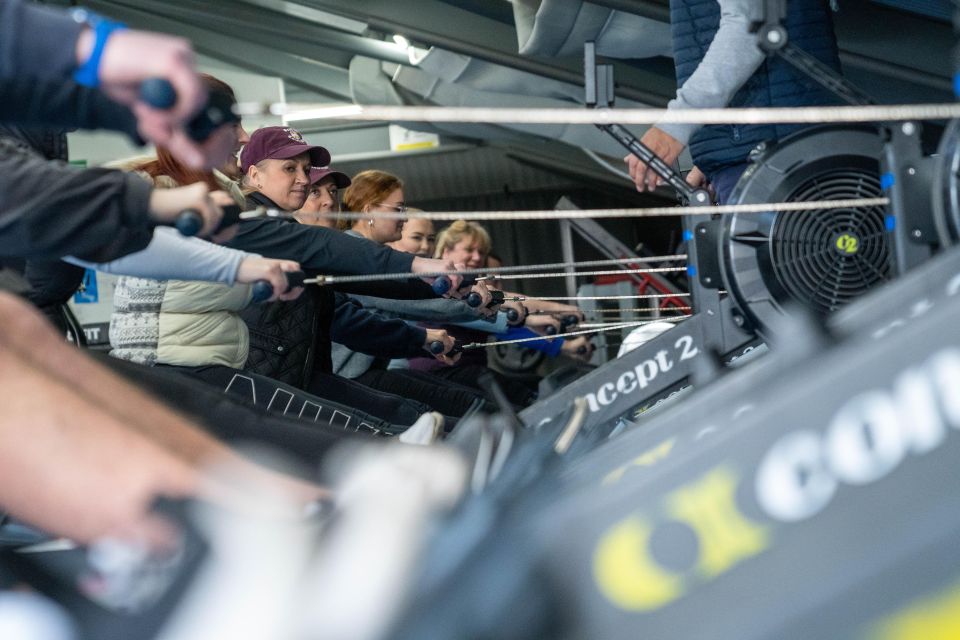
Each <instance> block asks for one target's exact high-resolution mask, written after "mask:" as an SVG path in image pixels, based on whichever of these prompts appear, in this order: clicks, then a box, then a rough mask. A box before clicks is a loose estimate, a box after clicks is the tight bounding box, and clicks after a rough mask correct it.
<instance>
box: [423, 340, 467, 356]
mask: <svg viewBox="0 0 960 640" xmlns="http://www.w3.org/2000/svg"><path fill="white" fill-rule="evenodd" d="M443 349H444V345H443V342H441V341H440V340H434V341H433V342H431V343H430V353H432V354H433V355H435V356H438V355H440V354H441V353H443ZM462 352H463V345H462V344H460V343H459V342H454V343H453V348H452V349H450V351H448V352H447V353H446V355H448V356H452V355H456V354H458V353H462Z"/></svg>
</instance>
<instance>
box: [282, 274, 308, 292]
mask: <svg viewBox="0 0 960 640" xmlns="http://www.w3.org/2000/svg"><path fill="white" fill-rule="evenodd" d="M286 276H287V291H289V290H290V289H294V288H296V287H302V286H304V284H305V283H304V280H306V279H307V274H305V273H304V272H303V271H287V272H286Z"/></svg>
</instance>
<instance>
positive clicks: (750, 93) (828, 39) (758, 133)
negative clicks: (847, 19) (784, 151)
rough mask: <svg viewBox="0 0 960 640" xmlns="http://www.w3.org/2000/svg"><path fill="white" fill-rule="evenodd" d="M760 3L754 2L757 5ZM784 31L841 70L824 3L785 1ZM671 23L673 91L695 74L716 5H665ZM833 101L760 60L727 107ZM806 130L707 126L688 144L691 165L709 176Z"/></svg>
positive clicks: (676, 0)
mask: <svg viewBox="0 0 960 640" xmlns="http://www.w3.org/2000/svg"><path fill="white" fill-rule="evenodd" d="M758 4H759V3H758ZM787 7H788V9H787V20H786V25H785V26H786V28H787V32H788V34H789V37H790V42H792V43H793V44H794V45H796V46H797V47H799V48H800V49H802V50H804V51H806V52H807V53H809V54H811V55H813V56H814V57H816V58H817V59H818V60H820V61H821V62H822V63H824V64H826V65H828V66H829V67H831V68H833V69H834V70H837V71H839V70H840V60H839V57H838V54H837V43H836V37H835V36H834V33H833V21H832V19H831V16H830V8H829V6H828V2H827V0H790V2H788V3H787ZM670 24H671V30H672V33H673V54H674V63H675V65H676V71H677V86H683V83H684V82H686V81H687V78H689V77H690V76H691V75H692V74H693V72H694V71H695V70H696V69H697V66H698V65H699V64H700V61H701V60H702V59H703V56H704V54H705V53H706V52H707V49H708V48H709V47H710V43H711V42H713V37H714V35H716V33H717V29H718V28H719V26H720V5H719V3H718V2H717V0H670ZM836 103H837V100H836V98H835V97H834V96H833V95H832V94H830V93H828V92H827V91H825V90H824V89H822V88H820V87H819V85H816V84H814V83H812V82H811V81H809V80H807V79H806V78H804V77H803V76H802V75H801V74H799V73H798V72H796V71H795V70H794V69H793V68H792V67H790V66H789V65H788V64H787V63H785V62H783V61H782V60H779V59H776V58H770V59H767V60H766V61H764V63H763V64H762V65H761V66H760V68H759V69H758V70H757V71H756V73H754V74H753V76H751V78H750V79H749V80H748V81H747V83H746V84H745V85H744V86H743V87H741V88H740V90H739V91H738V92H737V93H736V95H734V97H733V100H732V101H731V102H730V104H729V105H728V106H730V107H797V106H814V105H829V104H836ZM807 126H810V125H708V126H705V127H703V128H702V129H700V130H699V131H697V133H696V134H694V136H693V137H692V138H691V140H690V153H691V155H692V156H693V162H694V164H695V165H697V166H698V167H699V168H700V170H701V171H703V172H704V173H705V174H706V175H707V176H708V177H711V176H712V175H713V174H715V173H716V172H717V171H718V170H720V169H723V168H724V167H727V166H732V165H736V164H740V163H743V162H746V160H747V157H748V156H749V154H750V151H751V150H752V149H754V148H755V147H756V146H757V145H758V144H760V143H761V142H764V141H776V140H779V139H781V138H783V137H784V136H786V135H787V134H789V133H792V132H793V131H796V130H798V129H800V128H803V127H807Z"/></svg>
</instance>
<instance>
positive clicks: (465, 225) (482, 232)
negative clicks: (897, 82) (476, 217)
mask: <svg viewBox="0 0 960 640" xmlns="http://www.w3.org/2000/svg"><path fill="white" fill-rule="evenodd" d="M464 238H470V239H472V240H475V241H476V243H477V244H478V245H479V249H480V251H482V252H483V253H484V254H488V253H490V234H489V233H487V230H486V229H484V228H483V227H481V226H480V225H479V224H477V223H476V222H468V221H467V220H455V221H454V222H453V223H452V224H451V225H450V226H449V227H447V228H446V229H444V230H443V231H441V232H440V235H438V236H437V250H436V251H434V253H433V257H434V258H440V257H443V252H444V251H447V250H448V249H453V247H454V246H456V245H457V244H458V243H459V242H460V241H461V240H463V239H464Z"/></svg>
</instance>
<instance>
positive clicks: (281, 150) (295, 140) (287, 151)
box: [240, 127, 330, 173]
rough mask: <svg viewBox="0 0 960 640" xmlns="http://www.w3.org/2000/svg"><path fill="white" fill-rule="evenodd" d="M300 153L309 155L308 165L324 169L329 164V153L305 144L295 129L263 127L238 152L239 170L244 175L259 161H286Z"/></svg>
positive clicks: (251, 135)
mask: <svg viewBox="0 0 960 640" xmlns="http://www.w3.org/2000/svg"><path fill="white" fill-rule="evenodd" d="M301 153H309V154H310V165H311V166H316V167H325V166H327V165H328V164H330V152H329V151H327V150H326V149H324V148H323V147H320V146H317V145H311V144H307V142H306V140H304V139H303V136H302V135H301V134H300V132H299V131H297V130H296V129H292V128H290V127H263V128H262V129H257V130H256V131H254V132H253V133H252V134H250V142H248V143H247V144H246V145H245V146H244V147H243V151H241V152H240V170H241V171H243V172H244V173H246V172H247V169H249V168H250V166H251V165H255V164H257V163H258V162H260V161H261V160H267V159H273V160H286V159H287V158H292V157H294V156H298V155H300V154H301Z"/></svg>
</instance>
